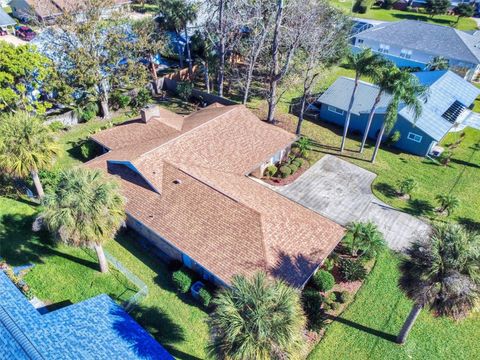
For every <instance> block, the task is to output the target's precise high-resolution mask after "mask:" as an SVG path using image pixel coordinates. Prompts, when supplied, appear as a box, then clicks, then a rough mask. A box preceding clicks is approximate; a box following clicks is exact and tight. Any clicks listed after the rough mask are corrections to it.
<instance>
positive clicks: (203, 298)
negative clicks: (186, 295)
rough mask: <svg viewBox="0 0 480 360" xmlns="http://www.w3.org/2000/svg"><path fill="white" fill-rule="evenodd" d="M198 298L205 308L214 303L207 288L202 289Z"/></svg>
mask: <svg viewBox="0 0 480 360" xmlns="http://www.w3.org/2000/svg"><path fill="white" fill-rule="evenodd" d="M198 297H199V299H200V302H201V303H202V305H203V306H205V307H208V306H209V305H210V301H212V294H211V292H210V291H208V290H207V289H206V288H205V287H202V288H201V289H200V291H199V292H198Z"/></svg>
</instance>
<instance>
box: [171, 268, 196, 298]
mask: <svg viewBox="0 0 480 360" xmlns="http://www.w3.org/2000/svg"><path fill="white" fill-rule="evenodd" d="M172 281H173V285H174V286H175V289H176V290H177V291H178V292H179V293H182V294H185V293H187V292H188V290H190V287H191V286H192V282H193V277H192V275H191V274H190V272H189V271H188V270H186V269H185V268H181V269H180V270H177V271H175V272H173V274H172Z"/></svg>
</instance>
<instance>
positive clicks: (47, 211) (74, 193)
mask: <svg viewBox="0 0 480 360" xmlns="http://www.w3.org/2000/svg"><path fill="white" fill-rule="evenodd" d="M44 205H45V207H44V210H43V213H42V215H41V216H42V218H43V221H44V223H45V225H46V226H47V228H48V229H49V230H50V231H51V232H52V233H54V234H55V235H56V236H58V238H59V239H60V240H61V241H63V242H65V243H66V244H68V245H72V246H78V247H93V248H94V249H95V251H96V253H97V256H98V261H99V264H100V271H101V272H102V273H104V272H107V271H108V262H107V260H106V258H105V254H104V252H103V247H102V245H103V244H104V243H105V242H106V241H108V240H110V239H112V238H113V237H114V236H115V234H116V233H117V231H118V229H119V228H120V226H122V224H123V223H124V221H125V200H124V198H123V197H122V196H121V195H120V192H119V184H118V182H117V181H116V180H114V179H113V178H107V175H106V174H105V173H103V172H101V171H100V170H91V169H85V168H74V169H71V170H67V171H64V172H62V173H61V175H60V181H59V183H58V186H57V188H56V190H55V192H54V193H53V194H48V195H47V196H46V197H45V200H44Z"/></svg>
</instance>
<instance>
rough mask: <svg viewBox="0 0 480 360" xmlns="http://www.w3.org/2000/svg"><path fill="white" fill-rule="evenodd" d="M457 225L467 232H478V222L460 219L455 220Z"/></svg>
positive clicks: (479, 228)
mask: <svg viewBox="0 0 480 360" xmlns="http://www.w3.org/2000/svg"><path fill="white" fill-rule="evenodd" d="M457 221H458V223H459V224H460V225H462V226H464V227H465V228H466V229H467V230H469V231H473V232H480V222H479V221H475V220H473V219H470V218H467V217H461V218H458V219H457Z"/></svg>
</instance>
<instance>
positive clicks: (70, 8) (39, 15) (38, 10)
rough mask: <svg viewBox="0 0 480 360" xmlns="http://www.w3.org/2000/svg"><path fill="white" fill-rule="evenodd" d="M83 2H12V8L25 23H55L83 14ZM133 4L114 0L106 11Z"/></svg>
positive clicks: (73, 0)
mask: <svg viewBox="0 0 480 360" xmlns="http://www.w3.org/2000/svg"><path fill="white" fill-rule="evenodd" d="M82 3H83V2H82V1H77V0H12V1H11V2H10V7H11V8H12V14H13V16H14V17H16V18H17V19H19V20H20V21H23V22H29V21H32V20H37V21H41V22H43V23H47V24H50V23H53V22H54V21H55V18H57V17H58V16H60V15H62V14H63V13H66V12H68V13H76V12H81V9H82V6H83V4H84V3H83V4H82ZM130 3H131V0H112V4H111V6H109V8H107V9H104V12H105V14H106V15H107V14H108V13H109V12H110V11H111V10H112V9H119V8H122V7H125V6H128V4H130Z"/></svg>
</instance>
